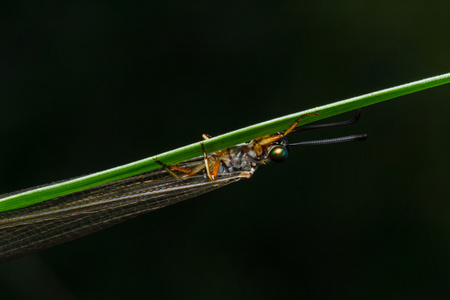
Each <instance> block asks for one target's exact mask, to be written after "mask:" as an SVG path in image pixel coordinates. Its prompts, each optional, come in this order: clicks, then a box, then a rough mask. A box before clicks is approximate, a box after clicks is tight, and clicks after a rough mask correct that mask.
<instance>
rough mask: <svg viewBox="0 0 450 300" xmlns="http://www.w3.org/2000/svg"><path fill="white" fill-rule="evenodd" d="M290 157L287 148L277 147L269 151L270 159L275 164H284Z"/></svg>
mask: <svg viewBox="0 0 450 300" xmlns="http://www.w3.org/2000/svg"><path fill="white" fill-rule="evenodd" d="M287 157H288V151H287V149H286V147H283V146H275V147H273V148H272V149H270V151H269V158H270V160H272V161H274V162H283V161H284V160H285V159H286V158H287Z"/></svg>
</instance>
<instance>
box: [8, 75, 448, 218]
mask: <svg viewBox="0 0 450 300" xmlns="http://www.w3.org/2000/svg"><path fill="white" fill-rule="evenodd" d="M449 82H450V73H447V74H443V75H439V76H435V77H430V78H427V79H423V80H419V81H415V82H412V83H408V84H404V85H399V86H396V87H393V88H389V89H385V90H381V91H378V92H374V93H370V94H366V95H362V96H359V97H354V98H350V99H347V100H343V101H338V102H334V103H331V104H328V105H324V106H320V107H316V108H312V109H309V110H305V111H301V112H297V113H294V114H290V115H287V116H283V117H280V118H276V119H273V120H270V121H266V122H262V123H259V124H256V125H252V126H248V127H245V128H242V129H239V130H235V131H232V132H229V133H226V134H223V135H220V136H217V137H214V138H211V139H209V140H206V141H204V142H203V143H204V146H205V149H206V151H207V152H208V153H210V152H214V151H217V150H221V149H225V148H228V147H232V146H235V145H237V144H240V143H244V142H247V141H249V140H252V139H255V138H259V137H261V136H264V135H268V134H272V133H275V132H278V131H281V130H284V129H286V128H288V127H289V126H290V125H291V124H292V123H293V122H294V121H295V120H297V119H298V118H299V117H300V116H302V115H304V114H308V113H315V112H318V113H319V114H318V115H317V116H314V117H306V118H303V119H302V120H301V121H300V124H299V125H304V124H307V123H310V122H315V121H318V120H321V119H325V118H328V117H331V116H335V115H338V114H342V113H345V112H347V111H351V110H354V109H357V108H360V107H364V106H368V105H372V104H375V103H378V102H382V101H385V100H390V99H394V98H396V97H399V96H403V95H407V94H411V93H414V92H418V91H421V90H425V89H429V88H432V87H435V86H439V85H443V84H446V83H449ZM201 155H202V147H201V145H200V143H199V142H197V143H194V144H190V145H187V146H185V147H181V148H178V149H175V150H172V151H168V152H165V153H161V154H158V155H156V156H153V157H149V158H146V159H142V160H138V161H136V162H133V163H129V164H126V165H123V166H119V167H116V168H112V169H109V170H105V171H101V172H98V173H94V174H90V175H87V176H83V177H79V178H76V179H71V180H67V181H64V182H60V183H56V184H51V185H47V186H45V187H41V188H36V189H31V190H27V191H25V192H22V193H17V194H14V195H11V196H7V197H4V198H2V199H0V212H1V211H8V210H12V209H16V208H20V207H24V206H29V205H32V204H35V203H38V202H42V201H45V200H49V199H52V198H55V197H58V196H62V195H66V194H70V193H73V192H77V191H80V190H83V189H86V188H89V187H93V186H97V185H100V184H103V183H107V182H111V181H114V180H117V179H121V178H125V177H128V176H133V175H137V174H140V173H143V172H147V171H151V170H154V169H157V168H160V165H158V164H157V163H155V161H154V158H157V159H158V160H159V161H162V162H164V163H165V164H168V165H170V164H176V163H179V162H182V161H185V160H188V159H191V158H194V157H197V156H201Z"/></svg>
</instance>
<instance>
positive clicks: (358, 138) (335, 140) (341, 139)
mask: <svg viewBox="0 0 450 300" xmlns="http://www.w3.org/2000/svg"><path fill="white" fill-rule="evenodd" d="M360 117H361V108H358V110H357V111H356V114H355V116H354V117H353V118H352V119H350V120H347V121H342V122H334V123H327V124H316V125H309V126H304V127H299V128H296V129H294V130H292V132H299V131H305V130H312V129H322V128H334V127H342V126H348V125H353V124H355V123H356V122H357V121H358V120H359V118H360ZM365 139H367V134H355V135H350V136H344V137H338V138H331V139H323V140H314V141H303V142H298V143H289V144H288V146H310V145H328V144H336V143H345V142H353V141H363V140H365Z"/></svg>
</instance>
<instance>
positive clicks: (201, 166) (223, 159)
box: [0, 110, 366, 262]
mask: <svg viewBox="0 0 450 300" xmlns="http://www.w3.org/2000/svg"><path fill="white" fill-rule="evenodd" d="M360 114H361V112H360V110H358V112H357V114H356V115H355V117H354V118H353V119H352V120H349V121H345V122H338V123H332V124H322V125H311V126H304V127H299V128H296V126H297V124H298V122H299V121H300V119H301V118H303V117H306V116H314V115H315V114H309V115H304V116H302V117H301V118H300V119H298V120H296V121H295V122H294V123H293V124H292V125H291V126H290V127H289V128H287V129H286V130H285V131H282V132H278V133H275V134H271V135H268V136H264V137H261V138H258V139H255V140H252V141H250V142H248V143H244V144H240V145H237V146H234V147H231V148H227V149H224V150H220V151H217V152H214V153H212V154H210V155H208V154H207V153H206V152H205V151H204V148H203V156H201V157H197V158H194V159H191V160H188V161H185V162H182V163H180V164H177V165H169V166H168V165H165V164H164V163H163V162H159V161H157V160H156V161H157V162H158V163H159V164H160V165H161V166H162V167H163V168H160V169H157V170H153V171H150V172H147V173H143V174H139V175H135V176H131V177H128V178H123V179H120V180H116V181H113V182H110V183H106V184H103V185H99V186H97V187H92V188H88V189H86V190H82V191H79V192H75V193H72V194H68V195H65V196H61V197H57V198H54V199H50V200H47V201H44V202H40V203H37V204H34V205H31V206H27V207H23V208H19V209H15V210H11V211H6V212H2V213H0V262H2V261H7V260H9V259H12V258H16V257H19V256H23V255H26V254H29V253H32V252H35V251H38V250H42V249H46V248H49V247H52V246H55V245H58V244H61V243H64V242H67V241H70V240H73V239H76V238H79V237H82V236H85V235H87V234H90V233H92V232H95V231H98V230H101V229H104V228H107V227H110V226H112V225H114V224H117V223H120V222H122V221H125V220H127V219H130V218H133V217H135V216H138V215H141V214H143V213H146V212H149V211H153V210H156V209H158V208H162V207H164V206H167V205H170V204H174V203H176V202H179V201H182V200H186V199H189V198H192V197H195V196H198V195H200V194H203V193H206V192H209V191H212V190H215V189H218V188H220V187H223V186H225V185H227V184H230V183H233V182H237V181H239V180H240V179H242V178H250V177H251V176H252V175H253V174H254V172H255V171H256V169H257V168H258V166H259V165H261V164H263V163H266V162H268V161H275V162H281V161H284V160H285V159H286V158H287V156H288V151H289V148H290V147H293V146H301V145H320V144H331V143H339V142H348V141H356V140H363V139H365V138H366V135H352V136H347V137H341V138H334V139H328V140H319V141H307V142H298V143H289V142H288V140H287V138H286V136H287V135H288V134H291V133H293V132H299V131H303V130H310V129H317V128H328V127H339V126H346V125H351V124H353V123H355V122H356V121H357V120H358V119H359V117H360ZM203 137H204V138H205V139H208V138H209V136H208V135H204V136H203ZM202 147H203V143H202ZM20 192H22V191H18V192H16V193H20ZM13 194H15V193H11V194H7V195H2V196H0V198H3V197H6V196H11V195H13Z"/></svg>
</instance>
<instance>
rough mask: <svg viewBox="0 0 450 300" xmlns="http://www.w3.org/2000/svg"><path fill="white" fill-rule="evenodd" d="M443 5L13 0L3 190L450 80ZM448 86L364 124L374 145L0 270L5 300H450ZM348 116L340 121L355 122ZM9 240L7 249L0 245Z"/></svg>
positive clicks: (327, 156)
mask: <svg viewBox="0 0 450 300" xmlns="http://www.w3.org/2000/svg"><path fill="white" fill-rule="evenodd" d="M449 9H450V2H448V1H434V0H431V1H430V0H429V1H414V0H413V1H407V2H406V1H358V2H356V1H341V2H339V3H336V2H335V1H321V2H320V3H314V2H311V1H276V2H275V1H247V2H242V1H232V2H227V3H221V2H219V1H214V2H211V1H189V2H183V1H147V2H144V1H91V2H79V1H74V2H64V3H62V2H60V1H43V2H37V1H10V2H9V3H8V4H5V3H3V4H1V9H0V11H1V15H2V17H1V18H0V104H1V106H0V120H1V121H0V139H1V140H2V143H1V147H0V193H6V192H11V191H15V190H18V189H22V188H27V187H31V186H35V185H39V184H44V183H49V182H52V181H56V180H60V179H66V178H70V177H74V176H79V175H82V174H88V173H91V172H95V171H100V170H104V169H107V168H111V167H115V166H119V165H122V164H125V163H128V162H132V161H135V160H138V159H142V158H146V157H149V156H151V155H155V154H158V153H161V152H164V151H167V150H171V149H174V148H177V147H180V146H184V145H186V144H189V143H192V142H195V141H199V140H200V139H201V134H202V133H209V134H211V135H219V134H221V133H225V132H228V131H230V130H234V129H238V128H241V127H244V126H247V125H251V124H254V123H257V122H261V121H265V120H268V119H272V118H275V117H279V116H282V115H284V114H288V113H294V112H298V111H301V110H304V109H308V108H313V107H315V106H319V105H323V104H327V103H330V102H333V101H337V100H342V99H346V98H349V97H353V96H358V95H361V94H364V93H368V92H373V91H377V90H379V89H383V88H388V87H392V86H395V85H398V84H403V83H407V82H411V81H415V80H419V79H423V78H426V77H429V76H434V75H439V74H442V73H446V72H449V71H450V68H449V67H450V38H449V33H448V28H450V18H449V17H448V11H449ZM449 98H450V86H443V87H437V88H433V89H431V90H427V91H423V92H419V93H416V94H413V95H409V96H405V97H401V98H398V99H395V100H391V101H387V102H384V103H381V104H377V105H374V106H371V107H368V108H365V109H364V110H363V115H362V118H361V120H360V121H359V122H358V123H357V124H356V125H354V126H352V127H348V128H340V129H329V130H324V131H314V132H305V133H302V134H297V135H296V136H292V137H291V140H293V141H300V140H309V139H319V138H326V137H336V136H342V135H349V134H354V133H368V134H369V139H368V140H367V141H366V142H362V143H348V144H339V145H330V146H316V147H304V148H300V149H293V150H292V151H291V153H290V155H289V159H288V160H287V161H286V162H285V163H284V164H274V163H272V164H269V165H267V166H264V167H261V168H260V169H259V170H258V172H257V173H256V174H255V176H254V178H252V179H251V180H245V181H241V182H239V183H236V184H233V185H230V186H227V187H225V188H222V189H220V190H216V191H214V192H212V193H209V194H206V195H203V196H201V197H197V198H195V199H190V200H188V201H185V202H182V203H179V204H176V205H174V206H171V207H167V208H164V209H161V210H159V211H156V212H153V213H150V214H147V215H144V216H141V217H138V218H136V219H133V220H130V221H127V222H125V223H123V224H120V225H117V226H115V227H113V228H110V229H108V230H105V231H102V232H99V233H96V234H93V235H90V236H88V237H85V238H82V239H79V240H76V241H73V242H70V243H67V244H63V245H60V246H57V247H55V248H52V249H49V250H45V251H42V252H39V253H37V254H34V255H30V256H27V257H23V258H21V259H17V260H14V261H11V262H8V263H4V264H1V265H0V291H1V296H2V297H4V298H5V299H26V298H33V299H49V298H65V299H98V298H100V297H101V298H109V299H123V298H142V297H149V298H150V297H151V298H153V299H164V298H169V297H170V298H175V299H177V298H178V299H275V298H286V297H297V299H318V298H343V297H345V298H347V299H350V298H358V299H361V298H364V299H380V298H382V299H399V298H403V299H404V298H408V299H430V298H434V299H436V298H440V297H443V296H444V295H448V294H449V293H450V274H449V273H450V272H449V271H450V269H449V263H450V239H449V230H450V218H449V213H450V201H449V199H448V198H449V197H448V195H449V192H450V190H449V184H448V181H449V180H448V179H449V173H450V172H449V167H450V161H449V156H448V153H449V140H450V133H449V130H448V128H449V127H450V121H449V117H448V114H449V109H450V101H449ZM351 117H352V114H351V113H349V114H345V115H341V116H338V117H335V118H333V119H330V120H329V121H336V120H345V119H348V118H351ZM0 242H1V241H0Z"/></svg>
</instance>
